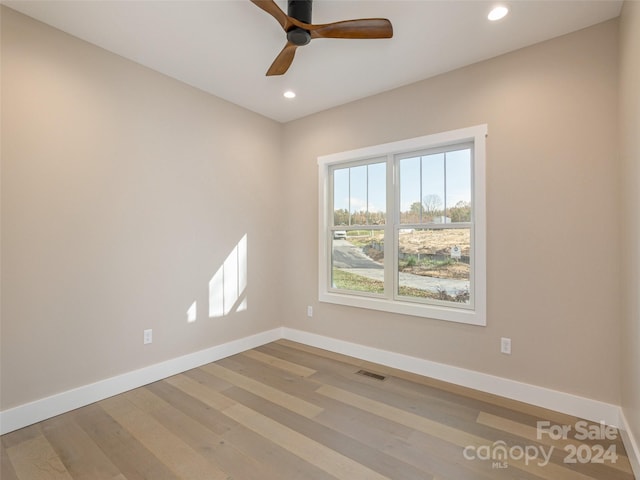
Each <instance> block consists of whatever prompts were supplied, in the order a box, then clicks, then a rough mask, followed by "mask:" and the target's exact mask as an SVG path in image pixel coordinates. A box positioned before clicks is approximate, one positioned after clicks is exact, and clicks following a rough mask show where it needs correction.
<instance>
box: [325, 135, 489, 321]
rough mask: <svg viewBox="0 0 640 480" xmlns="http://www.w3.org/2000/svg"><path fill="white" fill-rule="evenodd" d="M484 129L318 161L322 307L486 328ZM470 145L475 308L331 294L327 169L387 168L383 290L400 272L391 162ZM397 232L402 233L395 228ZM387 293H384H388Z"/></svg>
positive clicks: (390, 295)
mask: <svg viewBox="0 0 640 480" xmlns="http://www.w3.org/2000/svg"><path fill="white" fill-rule="evenodd" d="M487 132H488V128H487V125H476V126H473V127H468V128H461V129H458V130H452V131H448V132H443V133H436V134H432V135H425V136H422V137H417V138H411V139H407V140H400V141H397V142H391V143H385V144H382V145H375V146H371V147H365V148H360V149H357V150H350V151H347V152H340V153H334V154H331V155H324V156H321V157H318V172H319V175H318V182H319V183H318V190H319V204H318V218H319V229H318V235H319V237H318V247H319V252H318V253H319V254H318V272H319V279H318V280H319V292H318V298H319V300H320V301H321V302H328V303H335V304H339V305H348V306H351V307H360V308H367V309H372V310H380V311H384V312H391V313H398V314H404V315H414V316H418V317H426V318H433V319H438V320H446V321H452V322H458V323H466V324H471V325H482V326H484V325H486V324H487V322H486V296H487V291H486V200H485V195H486V194H485V184H486V173H485V165H486V136H487ZM469 142H471V143H473V155H472V166H471V170H472V196H473V199H472V212H473V234H472V240H471V241H472V247H471V248H472V252H473V253H472V262H473V267H472V270H471V272H472V278H471V288H472V291H473V302H472V304H471V305H461V306H456V305H455V304H447V305H441V304H432V303H420V302H413V301H403V300H402V299H400V298H396V295H395V292H394V291H393V290H395V289H391V290H392V291H390V292H389V291H387V293H386V295H387V296H380V295H370V294H369V295H368V294H366V293H364V292H349V291H342V290H340V291H338V290H336V289H332V288H330V285H329V283H330V280H331V269H332V262H331V235H332V230H335V228H333V225H332V224H333V220H332V219H333V211H331V208H330V206H331V204H332V196H331V192H332V185H330V179H331V177H330V174H329V171H330V168H331V167H333V166H336V165H341V164H344V165H347V164H353V163H354V162H367V161H379V160H380V159H386V162H387V192H386V194H387V210H386V212H387V221H386V223H385V226H384V231H385V238H388V239H394V240H393V241H385V242H384V258H385V259H393V260H392V261H388V263H386V264H385V285H388V284H389V283H390V282H391V283H393V282H394V279H393V276H394V275H395V272H397V268H398V266H397V265H398V264H397V262H398V258H397V257H398V255H397V248H398V245H396V243H397V240H396V235H395V230H396V228H398V225H397V223H398V222H399V218H397V217H398V212H399V208H398V207H397V205H398V202H399V199H398V198H397V188H395V184H396V181H397V178H398V172H397V170H396V160H395V157H396V156H399V155H403V154H406V153H410V152H416V151H423V150H429V149H434V148H440V147H447V146H453V145H458V144H462V143H469ZM399 228H402V227H401V226H399ZM387 290H388V289H387Z"/></svg>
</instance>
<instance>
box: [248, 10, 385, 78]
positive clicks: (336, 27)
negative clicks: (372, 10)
mask: <svg viewBox="0 0 640 480" xmlns="http://www.w3.org/2000/svg"><path fill="white" fill-rule="evenodd" d="M251 1H252V2H253V3H255V4H256V5H257V6H258V7H260V8H261V9H263V10H264V11H265V12H267V13H268V14H270V15H271V16H272V17H273V18H275V19H276V20H277V22H278V23H279V24H280V26H281V27H282V28H283V30H284V31H285V32H286V33H287V43H286V45H285V46H284V48H283V49H282V51H281V52H280V53H279V54H278V56H277V57H276V59H275V60H274V62H273V63H272V64H271V67H269V70H267V76H271V75H282V74H284V73H285V72H286V71H287V70H288V69H289V67H290V66H291V62H293V57H294V55H295V53H296V49H297V48H298V47H301V46H303V45H306V44H308V43H309V42H310V41H311V40H313V39H314V38H391V37H392V36H393V27H392V26H391V22H390V21H389V20H387V19H386V18H361V19H357V20H344V21H341V22H334V23H327V24H323V25H313V24H312V23H311V7H312V2H313V0H288V8H287V13H288V14H287V13H284V12H283V11H282V10H281V9H280V7H278V5H276V3H275V2H274V0H251Z"/></svg>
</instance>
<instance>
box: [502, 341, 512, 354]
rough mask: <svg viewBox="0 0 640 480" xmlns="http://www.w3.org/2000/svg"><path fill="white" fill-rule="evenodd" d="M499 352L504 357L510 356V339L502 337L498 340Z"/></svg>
mask: <svg viewBox="0 0 640 480" xmlns="http://www.w3.org/2000/svg"><path fill="white" fill-rule="evenodd" d="M500 352H501V353H504V354H506V355H511V339H510V338H507V337H502V338H501V339H500Z"/></svg>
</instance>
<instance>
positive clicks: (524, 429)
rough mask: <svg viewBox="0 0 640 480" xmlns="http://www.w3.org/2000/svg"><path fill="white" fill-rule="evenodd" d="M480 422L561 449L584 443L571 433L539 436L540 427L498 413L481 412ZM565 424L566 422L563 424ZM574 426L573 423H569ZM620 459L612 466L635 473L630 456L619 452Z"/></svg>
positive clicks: (599, 441) (597, 442) (597, 441)
mask: <svg viewBox="0 0 640 480" xmlns="http://www.w3.org/2000/svg"><path fill="white" fill-rule="evenodd" d="M477 421H478V423H480V424H482V425H486V426H489V427H492V428H496V429H499V430H502V431H504V432H509V433H513V434H515V435H518V436H519V437H522V438H526V439H527V440H531V441H532V442H536V443H541V444H543V445H549V446H554V447H556V448H559V449H564V448H565V447H566V446H567V445H573V446H574V447H576V448H577V447H579V446H580V445H582V444H583V442H580V441H578V440H575V439H574V438H573V437H571V435H568V438H566V439H558V440H555V439H553V438H551V436H550V435H546V434H545V435H541V436H540V438H538V429H537V428H536V427H532V426H531V425H524V424H522V423H518V422H514V421H512V420H509V419H507V418H503V417H499V416H497V415H491V414H489V413H486V412H480V414H479V415H478V420H477ZM561 425H564V424H561ZM569 426H572V425H569ZM594 442H595V443H596V444H602V443H604V442H603V440H602V439H601V440H598V439H596V440H594ZM606 442H607V445H609V444H610V443H611V442H610V441H609V440H607V441H606ZM617 456H618V459H617V461H616V462H615V463H609V466H610V467H611V468H615V469H617V470H621V471H623V472H625V473H629V474H631V473H633V471H632V470H631V463H630V462H629V458H628V457H627V456H626V455H623V454H622V453H617Z"/></svg>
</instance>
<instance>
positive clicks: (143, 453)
mask: <svg viewBox="0 0 640 480" xmlns="http://www.w3.org/2000/svg"><path fill="white" fill-rule="evenodd" d="M63 417H65V418H69V421H73V422H75V423H76V424H77V425H79V426H80V427H81V428H82V429H83V430H84V431H85V432H86V434H87V435H88V436H89V437H90V438H91V441H92V442H93V443H95V444H96V446H97V447H98V448H100V450H102V451H103V452H104V453H105V455H107V456H108V457H109V459H110V460H111V461H112V462H113V464H114V465H116V466H117V467H118V469H119V470H120V472H121V473H122V475H123V476H124V477H125V478H126V480H147V479H153V480H178V477H177V475H176V474H175V473H173V472H172V471H171V470H169V468H168V467H167V466H166V465H165V464H164V463H162V462H161V461H159V460H158V458H156V456H155V455H153V453H151V452H150V451H149V450H148V449H147V448H145V446H144V445H142V443H140V442H139V441H138V440H136V438H134V437H133V435H131V434H130V433H129V432H128V431H127V430H126V429H125V428H124V427H123V426H122V425H120V424H119V423H118V422H116V421H115V420H114V419H113V417H111V416H109V415H108V414H107V412H105V411H104V409H103V408H102V407H101V406H100V405H99V404H97V403H95V404H92V405H88V406H86V407H84V408H80V409H78V410H75V411H73V412H70V413H68V414H65V415H64V416H63Z"/></svg>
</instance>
